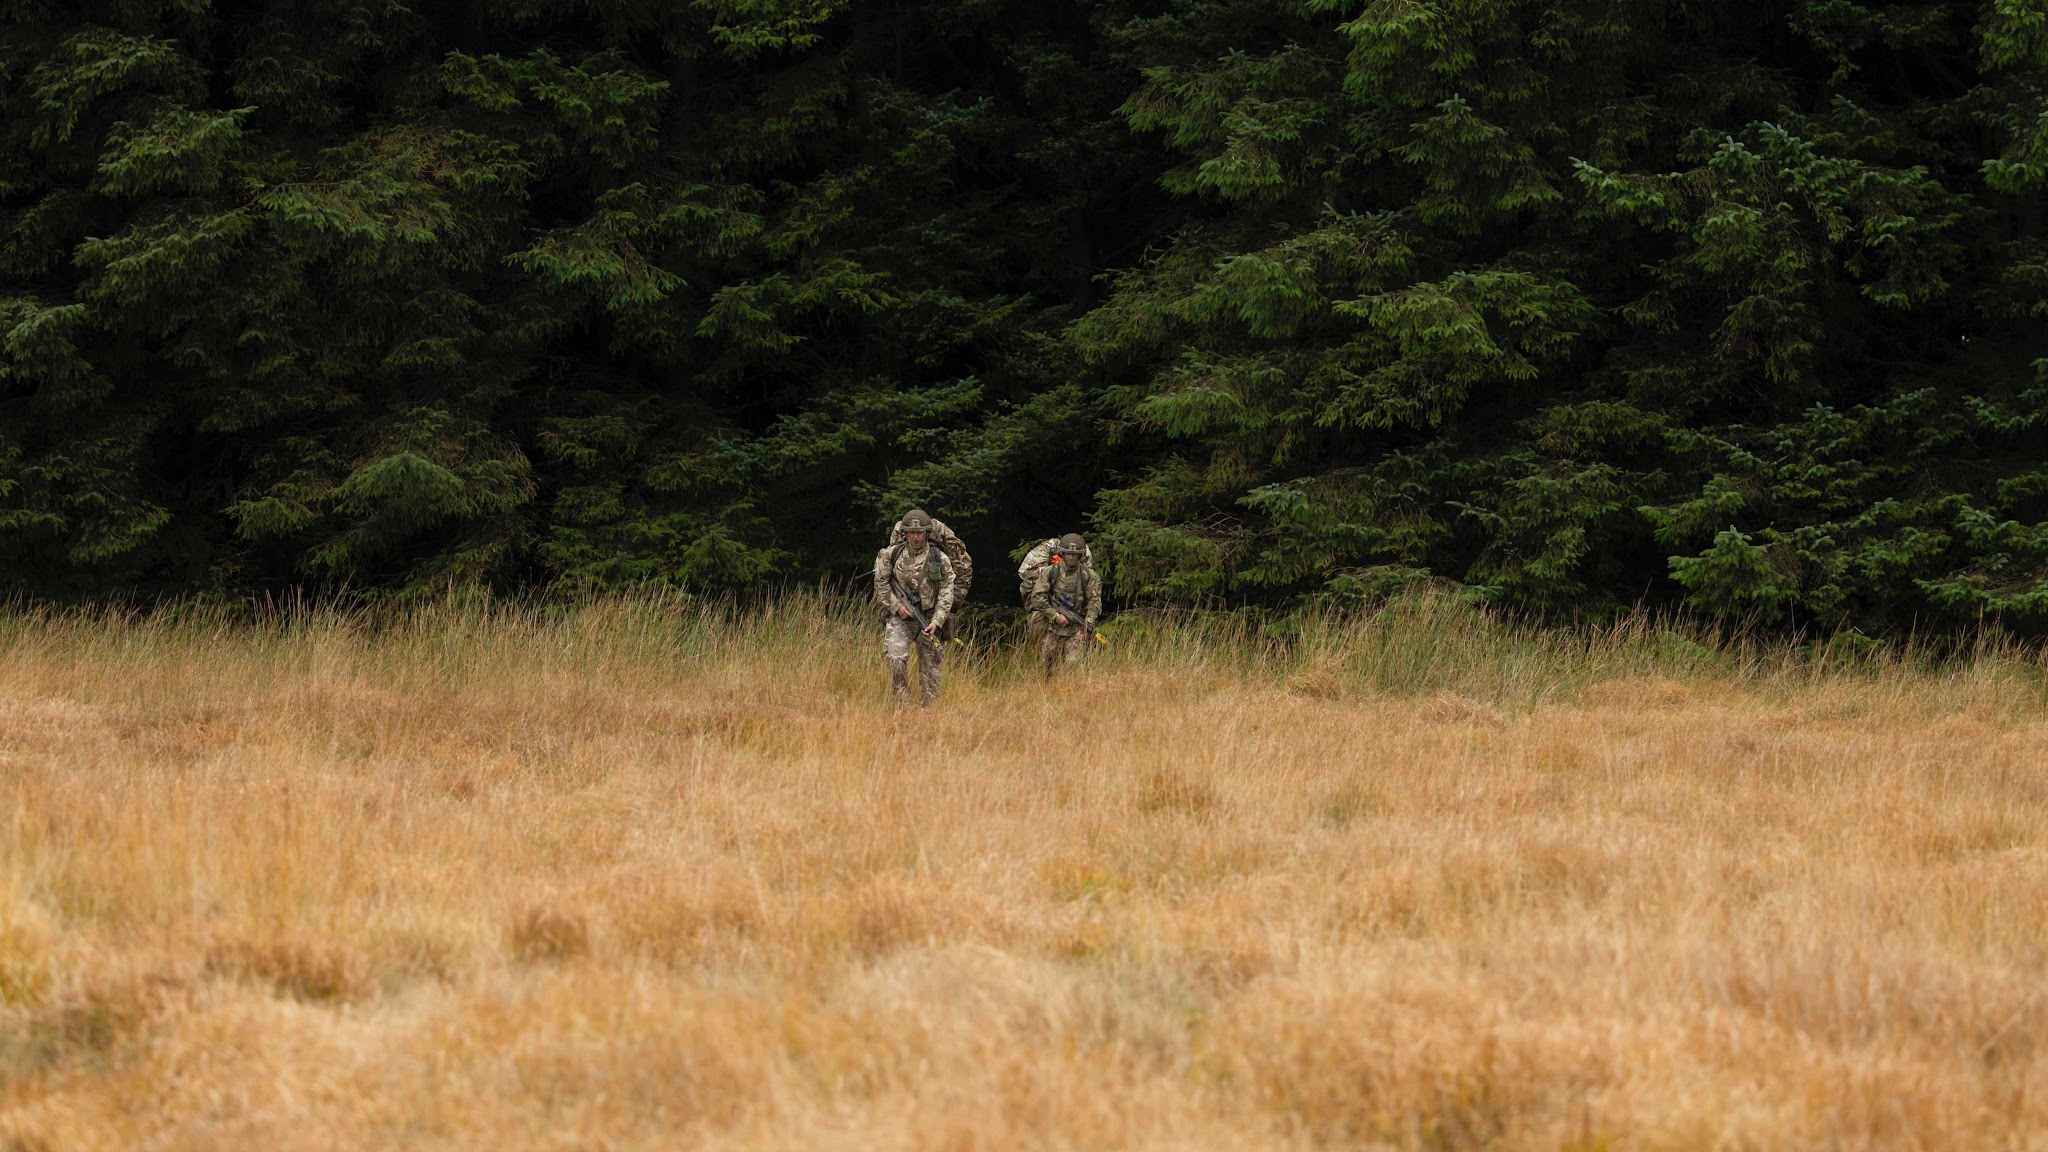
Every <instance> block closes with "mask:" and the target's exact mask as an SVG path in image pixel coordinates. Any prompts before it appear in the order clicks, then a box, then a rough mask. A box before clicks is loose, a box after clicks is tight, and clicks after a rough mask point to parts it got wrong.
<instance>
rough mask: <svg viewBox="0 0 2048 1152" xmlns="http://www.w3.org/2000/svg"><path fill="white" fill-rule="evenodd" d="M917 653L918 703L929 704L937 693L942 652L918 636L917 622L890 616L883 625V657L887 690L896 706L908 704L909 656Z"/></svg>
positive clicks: (933, 642)
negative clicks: (887, 680)
mask: <svg viewBox="0 0 2048 1152" xmlns="http://www.w3.org/2000/svg"><path fill="white" fill-rule="evenodd" d="M912 650H915V651H916V652H917V695H918V703H920V704H929V703H931V702H932V699H933V698H934V697H936V696H937V695H938V694H939V680H940V670H939V669H940V665H941V664H943V663H944V662H945V654H944V651H943V650H942V649H941V648H940V646H939V644H938V643H937V642H936V641H933V640H929V639H926V638H924V637H922V636H919V635H918V632H917V621H915V620H905V619H903V618H902V617H900V616H891V617H889V619H888V620H887V621H886V622H884V623H883V625H882V658H883V659H884V660H886V661H888V664H889V687H890V688H891V689H892V690H893V691H894V692H895V694H896V702H897V703H898V704H908V703H910V654H911V652H912Z"/></svg>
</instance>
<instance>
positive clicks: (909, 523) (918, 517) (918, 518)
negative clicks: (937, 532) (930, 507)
mask: <svg viewBox="0 0 2048 1152" xmlns="http://www.w3.org/2000/svg"><path fill="white" fill-rule="evenodd" d="M903 530H904V531H905V532H929V531H931V530H932V518H931V517H929V516H927V515H925V514H924V509H922V508H912V509H911V510H910V511H908V512H905V513H904V514H903Z"/></svg>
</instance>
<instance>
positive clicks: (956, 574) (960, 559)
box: [889, 520, 974, 611]
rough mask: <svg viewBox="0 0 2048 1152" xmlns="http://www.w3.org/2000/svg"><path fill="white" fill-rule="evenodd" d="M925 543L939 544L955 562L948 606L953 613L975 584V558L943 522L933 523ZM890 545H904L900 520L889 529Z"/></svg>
mask: <svg viewBox="0 0 2048 1152" xmlns="http://www.w3.org/2000/svg"><path fill="white" fill-rule="evenodd" d="M925 542H926V543H928V544H937V545H938V546H939V551H941V552H944V553H945V554H946V558H947V559H948V560H951V561H952V562H953V599H952V600H951V601H949V602H948V603H947V605H946V608H947V610H948V611H952V610H953V609H956V608H958V607H960V601H962V600H965V599H967V587H968V585H970V584H973V583H974V557H972V556H969V555H968V554H967V542H966V541H964V540H962V539H960V537H959V535H958V534H957V533H955V532H954V531H953V530H952V529H951V528H948V527H946V522H945V521H943V520H933V521H932V527H931V531H929V532H927V533H925ZM889 543H891V544H901V543H903V521H901V520H898V521H897V522H896V526H895V527H894V528H891V529H889Z"/></svg>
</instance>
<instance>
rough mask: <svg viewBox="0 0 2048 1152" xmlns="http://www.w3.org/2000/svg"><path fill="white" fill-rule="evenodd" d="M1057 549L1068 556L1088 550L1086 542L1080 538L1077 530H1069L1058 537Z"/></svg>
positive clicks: (1077, 554)
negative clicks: (1058, 545)
mask: <svg viewBox="0 0 2048 1152" xmlns="http://www.w3.org/2000/svg"><path fill="white" fill-rule="evenodd" d="M1059 550H1060V551H1061V552H1063V553H1066V554H1067V555H1070V556H1079V555H1080V554H1081V553H1083V552H1086V551H1087V550H1088V542H1087V541H1086V540H1083V539H1081V534H1080V533H1079V532H1069V533H1067V534H1066V535H1065V536H1062V537H1060V549H1059Z"/></svg>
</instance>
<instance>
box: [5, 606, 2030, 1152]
mask: <svg viewBox="0 0 2048 1152" xmlns="http://www.w3.org/2000/svg"><path fill="white" fill-rule="evenodd" d="M2044 684H2048V676H2044V669H2043V667H2042V665H2041V663H2040V662H2039V660H2038V658H2033V657H2029V656H2028V655H2026V654H2025V653H2023V652H2018V651H2012V650H2002V649H2001V650H1986V651H1982V652H1979V653H1977V654H1975V655H1974V656H1971V657H1968V658H1963V659H1958V660H1954V661H1951V662H1948V663H1934V662H1928V661H1916V660H1912V659H1906V658H1900V657H1888V658H1886V657H1875V658H1873V657H1869V656H1864V657H1853V658H1852V657H1848V656H1841V657H1839V658H1830V657H1829V655H1828V654H1827V653H1825V652H1814V651H1797V650H1789V649H1787V650H1776V649H1769V648H1742V647H1739V646H1733V647H1731V646H1727V645H1718V644H1714V643H1703V642H1701V641H1700V640H1699V638H1698V637H1689V636H1685V635H1681V634H1679V633H1677V632H1674V631H1671V630H1668V629H1663V628H1660V627H1658V626H1656V625H1655V624H1654V623H1652V622H1645V621H1636V622H1632V623H1630V624H1627V625H1624V626H1621V627H1619V628H1616V629H1614V630H1611V631H1609V632H1606V633H1602V634H1598V635H1578V636H1568V635H1563V634H1546V633H1537V632H1530V631H1518V630H1516V629H1513V628H1509V627H1507V626H1505V625H1502V624H1500V623H1498V622H1495V621H1490V620H1488V619H1486V618H1484V617H1480V616H1475V615H1472V614H1470V613H1468V612H1464V611H1461V610H1458V609H1454V608H1452V607H1450V606H1449V605H1447V604H1445V603H1442V602H1437V601H1417V602H1411V603H1408V604H1405V605H1402V606H1399V607H1397V608H1394V609H1390V610H1387V611H1384V612H1382V613H1380V614H1378V615H1376V616H1371V617H1364V618H1359V619H1353V620H1348V621H1336V620H1326V621H1317V622H1311V623H1310V624H1309V625H1308V626H1306V627H1305V628H1304V629H1303V630H1302V632H1301V633H1300V634H1299V635H1297V636H1295V637H1292V638H1291V639H1288V640H1286V641H1285V642H1282V641H1281V640H1272V641H1267V642H1254V641H1252V640H1250V639H1248V638H1246V637H1244V636H1241V635H1233V634H1232V633H1231V632H1230V631H1229V630H1228V629H1227V628H1225V627H1223V626H1219V625H1208V626H1204V625H1199V624H1196V623H1192V622H1181V623H1171V622H1162V621H1147V620H1138V619H1130V618H1127V619H1126V620H1124V621H1122V622H1120V635H1117V636H1116V643H1115V644H1114V645H1113V646H1112V647H1111V648H1109V649H1106V650H1105V651H1103V652H1102V653H1100V654H1099V656H1098V658H1097V659H1095V660H1094V661H1093V662H1092V663H1091V665H1090V666H1088V667H1086V668H1085V669H1084V670H1083V671H1082V672H1081V673H1080V674H1079V675H1077V676H1075V677H1073V678H1071V679H1069V680H1067V681H1065V682H1060V683H1056V684H1053V685H1050V686H1048V685H1046V684H1044V683H1042V682H1040V681H1039V680H1038V679H1037V678H1036V677H1035V676H1034V675H1033V674H1032V673H1031V670H1030V667H1029V664H1028V661H1026V660H1024V659H1022V658H1020V657H1019V656H1018V655H1016V654H1015V653H1011V652H1006V651H977V650H974V649H972V648H970V649H964V650H960V651H957V652H956V653H955V658H954V666H953V676H952V679H951V682H950V683H949V684H948V686H947V690H946V697H945V699H944V700H943V701H941V702H940V704H938V705H937V706H935V707H933V708H932V709H930V710H927V711H918V710H910V711H907V712H901V713H898V712H893V711H892V710H891V709H890V707H889V706H888V703H887V699H886V687H885V679H884V674H883V671H882V667H881V661H880V656H879V640H878V636H877V635H876V629H874V628H873V627H872V625H871V624H870V623H869V622H868V621H867V620H866V619H865V617H863V616H861V615H860V614H858V613H855V612H852V611H850V610H847V609H845V608H840V607H834V606H833V605H831V604H829V603H827V602H825V601H822V600H819V599H816V598H810V599H805V598H796V599H791V600H786V601H784V602H782V603H781V604H780V605H779V606H778V607H777V608H775V609H773V610H768V611H758V612H753V613H748V614H743V615H734V614H730V613H725V612H720V611H717V610H696V609H690V610H683V609H680V608H672V607H664V606H662V605H659V604H652V603H645V602H641V603H620V604H613V605H601V606H596V607H591V608H587V609H583V610H580V611H577V612H574V613H570V614H563V615H555V616H549V615H544V614H539V613H533V612H517V611H511V610H502V609H499V610H494V609H490V608H486V607H478V606H469V607H463V606H459V605H448V606H442V607H439V608H435V609H423V610H421V611H419V612H417V613H416V614H414V615H413V616H411V617H408V618H405V619H387V620H384V621H382V622H374V621H371V620H368V619H365V618H349V617H341V616H334V615H322V614H310V615H306V616H302V617H299V618H295V619H291V620H287V621H280V622H276V623H273V624H272V625H270V626H252V625H247V624H230V623H225V622H221V621H218V620H214V619H211V618H209V617H207V616H206V615H204V614H203V613H195V612H187V613H183V614H170V615H158V616H152V617H133V618H105V617H101V618H72V617H57V616H49V615H36V614H23V613H18V612H17V613H15V614H13V615H6V616H0V1149H6V1150H8V1152H31V1150H34V1152H45V1150H47V1152H58V1150H71V1149H115V1148H122V1149H126V1148H157V1149H182V1148H193V1149H198V1148H223V1147H236V1148H251V1149H255V1148H263V1149H298V1148H307V1149H312V1148H322V1149H325V1148H389V1147H418V1148H492V1149H518V1148H560V1149H571V1148H574V1149H631V1148H645V1149H668V1148H692V1147H701V1148H762V1149H797V1148H820V1147H858V1148H875V1149H895V1148H917V1149H934V1150H940V1149H944V1150H965V1149H976V1148H990V1149H994V1148H1044V1149H1098V1148H1146V1149H1151V1148H1187V1149H1260V1148H1315V1147H1388V1148H1416V1149H1465V1148H1512V1149H1576V1150H1579V1152H1591V1150H1593V1149H1638V1148H1641V1149H1786V1148H1825V1149H1850V1148H1882V1149H1892V1148H1896V1149H1972V1150H1977V1149H2048V695H2044Z"/></svg>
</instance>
